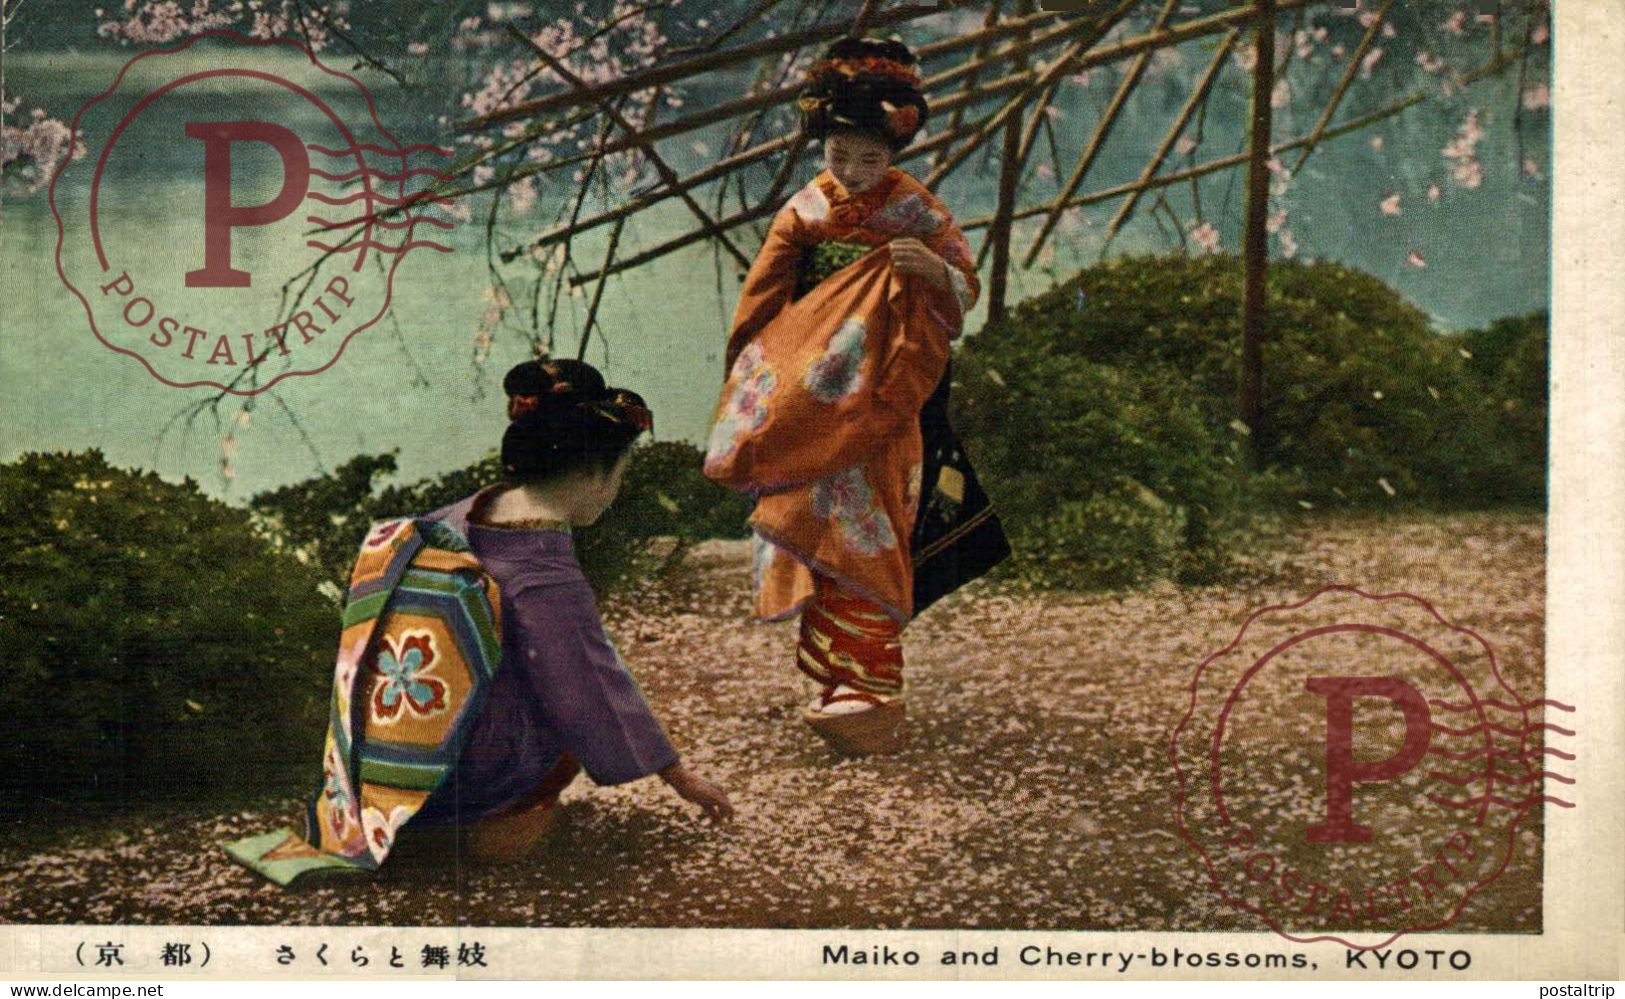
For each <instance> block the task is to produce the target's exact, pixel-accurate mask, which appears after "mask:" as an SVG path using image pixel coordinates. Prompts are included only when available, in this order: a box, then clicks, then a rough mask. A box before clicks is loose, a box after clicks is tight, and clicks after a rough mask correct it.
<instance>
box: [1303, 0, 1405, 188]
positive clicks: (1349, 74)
mask: <svg viewBox="0 0 1625 999" xmlns="http://www.w3.org/2000/svg"><path fill="white" fill-rule="evenodd" d="M1393 5H1394V0H1384V2H1383V5H1382V9H1381V10H1379V11H1377V16H1376V19H1375V20H1373V21H1372V22H1371V26H1370V27H1368V28H1367V29H1366V32H1365V37H1364V38H1361V39H1360V44H1359V45H1357V46H1355V48H1354V53H1353V54H1352V55H1351V56H1349V64H1348V67H1347V68H1345V69H1344V70H1343V79H1341V80H1339V81H1338V83H1337V89H1336V90H1334V91H1332V96H1331V99H1330V100H1328V101H1327V102H1326V107H1325V109H1324V110H1322V111H1321V112H1320V120H1318V121H1316V122H1315V127H1314V129H1313V130H1312V131H1311V132H1310V133H1309V142H1308V144H1306V145H1305V146H1304V147H1303V152H1301V153H1299V154H1298V162H1296V163H1294V164H1292V173H1294V174H1296V173H1297V172H1298V171H1299V170H1300V169H1301V168H1302V167H1303V163H1304V161H1305V160H1307V159H1308V158H1309V154H1310V153H1313V152H1314V151H1315V146H1316V145H1317V144H1318V143H1319V142H1320V136H1321V135H1322V134H1323V133H1324V132H1325V131H1326V126H1327V125H1328V124H1329V123H1330V122H1331V120H1332V116H1333V115H1335V114H1337V108H1338V106H1339V105H1341V104H1342V103H1343V95H1344V94H1346V93H1348V89H1349V85H1350V84H1352V83H1353V82H1354V76H1355V74H1356V73H1358V72H1359V71H1360V64H1361V63H1362V62H1364V61H1365V55H1366V53H1367V52H1369V51H1371V46H1372V44H1374V43H1375V42H1376V40H1377V33H1378V32H1379V31H1380V30H1381V28H1382V21H1383V18H1385V17H1387V16H1388V9H1389V8H1390V7H1392V6H1393Z"/></svg>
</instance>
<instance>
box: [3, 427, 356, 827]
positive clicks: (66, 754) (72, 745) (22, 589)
mask: <svg viewBox="0 0 1625 999" xmlns="http://www.w3.org/2000/svg"><path fill="white" fill-rule="evenodd" d="M0 509H4V510H5V511H6V514H7V515H6V516H5V517H4V518H0V648H3V649H5V650H6V656H7V659H8V661H9V663H10V667H11V668H10V671H9V677H8V681H7V682H6V683H5V684H0V717H4V718H5V719H6V738H5V740H4V741H3V743H0V747H3V748H0V754H3V759H0V764H3V765H0V799H3V800H4V801H5V802H6V808H7V810H19V809H23V808H27V807H29V806H31V805H37V804H39V803H40V802H43V801H54V800H62V799H103V800H107V801H112V802H124V803H135V802H143V801H152V800H186V799H189V798H191V797H193V796H195V795H199V794H213V793H219V792H227V791H245V792H246V791H253V790H256V789H263V788H266V787H276V788H279V789H286V788H290V787H294V786H297V782H298V781H299V780H301V779H305V778H310V777H311V775H312V774H313V773H314V770H315V767H316V760H317V758H318V756H319V754H320V749H321V747H320V739H321V727H322V722H323V719H324V717H325V714H326V704H327V696H328V685H329V683H330V677H331V675H332V663H333V650H334V647H335V642H336V639H337V635H338V626H337V621H338V609H337V607H336V605H335V604H334V603H333V602H332V601H331V600H329V599H328V598H326V597H323V596H322V595H321V594H320V593H318V591H317V587H318V584H319V583H320V582H321V579H322V577H321V575H320V573H318V572H317V571H316V570H315V569H314V568H313V567H311V566H308V565H304V564H301V563H300V562H299V561H298V560H297V559H295V558H294V557H292V556H291V555H289V554H287V553H285V552H280V551H277V550H276V549H275V548H273V547H272V546H271V545H270V544H269V543H268V542H267V541H266V540H264V538H263V537H262V536H261V535H260V534H258V533H257V532H256V531H255V529H254V525H253V524H252V522H251V518H250V515H249V513H248V512H247V511H246V510H240V509H236V508H233V507H230V506H227V505H225V504H223V503H220V502H218V501H216V500H212V499H210V498H208V497H207V496H204V495H203V494H202V493H201V492H200V491H199V490H198V488H197V486H196V484H195V483H193V482H191V481H190V480H188V481H186V482H184V483H182V484H180V485H174V484H171V483H167V482H164V481H162V480H161V479H159V478H158V477H157V476H156V475H154V474H152V473H140V472H128V471H124V470H121V469H116V468H113V467H111V466H109V465H108V464H107V462H106V460H105V459H104V458H103V456H102V455H101V453H100V452H96V451H92V452H89V453H83V454H28V455H24V456H23V457H22V458H20V459H18V460H16V461H13V462H9V463H7V464H5V465H0Z"/></svg>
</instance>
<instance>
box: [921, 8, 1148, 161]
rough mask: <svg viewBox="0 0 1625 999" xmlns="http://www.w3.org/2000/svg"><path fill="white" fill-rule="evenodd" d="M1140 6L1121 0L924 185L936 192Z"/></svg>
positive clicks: (950, 157) (948, 159) (1020, 74)
mask: <svg viewBox="0 0 1625 999" xmlns="http://www.w3.org/2000/svg"><path fill="white" fill-rule="evenodd" d="M1139 3H1140V0H1123V2H1122V3H1120V4H1118V6H1117V9H1116V10H1114V11H1112V13H1111V14H1109V15H1108V16H1106V17H1104V18H1102V19H1101V20H1099V21H1097V22H1096V23H1095V25H1094V28H1093V30H1091V31H1090V32H1088V33H1087V35H1086V36H1085V37H1083V38H1080V39H1078V40H1077V41H1075V42H1073V43H1072V44H1071V45H1069V46H1067V49H1066V51H1065V52H1063V53H1062V54H1061V55H1060V56H1059V57H1058V58H1057V59H1056V60H1055V61H1054V62H1052V63H1050V64H1049V65H1048V66H1046V67H1045V68H1044V71H1043V72H1042V73H1039V74H1038V76H1037V77H1036V78H1034V79H1033V80H1032V81H1031V82H1029V83H1028V84H1027V85H1026V86H1024V87H1022V88H1021V91H1020V93H1018V94H1016V96H1014V97H1012V98H1011V99H1010V100H1009V101H1008V102H1007V103H1006V104H1005V105H1004V106H1003V107H1001V108H1000V109H999V110H998V111H997V112H996V113H995V114H994V115H993V117H992V118H990V119H989V120H988V123H987V124H986V125H984V126H983V127H982V128H981V129H978V130H977V132H976V133H975V134H973V135H972V136H971V138H970V139H968V140H966V142H965V144H964V145H963V146H960V147H959V149H958V150H956V151H955V152H954V153H953V154H951V155H950V156H949V157H948V158H947V159H945V160H943V161H942V163H940V164H938V166H937V168H936V169H934V170H932V171H931V175H930V176H929V177H927V178H926V180H925V186H926V187H928V188H932V189H935V188H936V186H937V185H938V184H940V183H942V181H943V180H944V179H945V178H946V177H947V176H948V175H949V174H951V173H953V172H954V170H955V169H957V168H958V167H959V165H960V164H961V163H963V162H965V160H966V159H967V158H968V157H969V156H970V154H971V153H973V152H975V151H976V149H977V148H979V147H980V146H981V144H982V143H983V142H985V141H987V139H988V137H989V136H991V135H992V134H993V133H994V132H996V131H998V129H999V126H1001V125H1003V124H1004V123H1005V122H1006V121H1008V120H1009V119H1010V117H1011V116H1012V115H1014V114H1016V113H1017V112H1019V111H1021V110H1022V108H1024V107H1025V106H1026V105H1027V103H1028V102H1029V101H1031V100H1032V98H1033V97H1034V96H1035V95H1037V94H1038V93H1040V92H1042V91H1043V90H1044V88H1046V87H1048V86H1049V85H1050V84H1051V83H1052V82H1054V81H1056V80H1059V79H1060V78H1061V76H1062V74H1064V73H1066V72H1067V69H1068V67H1069V66H1070V65H1071V64H1072V62H1073V60H1075V59H1077V58H1078V57H1079V56H1080V55H1082V54H1083V53H1084V52H1087V51H1088V50H1089V48H1090V47H1091V46H1093V45H1094V44H1095V43H1096V42H1098V41H1099V40H1100V39H1101V38H1103V37H1105V35H1106V32H1108V31H1110V30H1111V29H1112V26H1113V25H1114V24H1116V23H1117V22H1118V21H1120V20H1121V19H1122V18H1123V17H1124V16H1125V15H1127V14H1128V12H1129V11H1130V10H1132V9H1133V8H1134V7H1136V6H1138V5H1139ZM1012 75H1014V76H1017V77H1024V76H1025V75H1026V74H1024V73H1016V74H1012Z"/></svg>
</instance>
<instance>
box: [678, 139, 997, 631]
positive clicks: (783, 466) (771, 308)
mask: <svg viewBox="0 0 1625 999" xmlns="http://www.w3.org/2000/svg"><path fill="white" fill-rule="evenodd" d="M896 238H916V239H919V240H921V241H922V242H923V243H925V245H926V246H927V247H928V248H930V249H931V250H932V251H933V252H935V253H937V254H938V255H939V256H941V257H942V258H943V260H944V261H945V262H947V263H948V265H949V272H950V282H949V286H948V287H946V288H943V287H939V286H938V285H936V284H934V283H932V282H931V281H928V280H926V279H924V278H920V277H914V276H908V275H900V274H896V273H894V272H893V270H892V267H891V256H890V254H889V253H885V252H881V253H870V254H868V255H867V256H864V257H862V258H860V259H859V260H857V261H856V262H854V263H851V264H849V265H847V266H845V267H843V268H840V269H839V270H836V271H835V272H834V273H832V274H830V275H829V276H827V277H825V278H824V279H823V280H822V281H820V282H819V283H817V284H816V285H815V286H813V287H812V288H811V289H804V293H803V294H801V295H800V296H799V297H797V296H796V294H795V292H796V280H797V275H798V273H799V272H800V268H801V265H802V261H803V259H804V256H805V255H806V254H807V253H808V252H809V251H810V250H811V248H813V247H815V246H817V245H818V244H820V243H825V242H844V243H852V244H857V245H860V246H868V247H883V246H885V244H887V243H888V242H890V241H891V240H893V239H896ZM979 288H980V285H979V282H978V279H977V275H976V266H975V263H974V261H973V260H972V257H971V254H970V249H969V244H968V243H967V242H966V241H965V238H964V236H963V234H962V233H961V232H960V230H959V228H958V227H957V226H956V225H955V224H954V222H953V217H952V215H951V214H950V213H949V211H948V209H947V208H946V207H945V206H943V204H942V203H941V201H939V200H938V199H937V198H936V196H935V195H934V194H932V193H931V192H930V191H929V190H927V189H926V188H925V187H924V185H922V184H920V183H919V181H917V180H915V179H914V178H913V177H910V176H909V175H908V174H906V173H904V172H903V171H901V170H898V169H896V168H895V167H894V168H892V169H890V170H888V171H887V174H886V175H885V176H884V177H883V178H882V179H881V180H880V181H878V182H877V183H876V184H875V185H873V186H872V187H871V188H869V189H867V190H865V191H863V192H861V193H859V194H857V195H852V194H850V193H848V192H847V191H845V190H844V189H843V188H842V187H841V186H840V184H839V183H837V182H836V181H835V179H834V178H833V177H832V176H831V175H830V174H829V172H828V171H825V172H823V173H821V174H819V175H818V176H817V177H816V178H814V179H813V181H812V182H811V183H810V184H808V185H807V186H806V187H805V188H803V189H802V190H801V191H799V192H797V193H796V194H795V195H794V196H793V197H791V198H790V199H789V201H788V202H787V203H786V204H785V206H784V207H783V208H782V209H781V210H780V211H779V213H778V214H777V215H776V216H775V217H774V221H773V225H772V226H771V227H770V229H769V231H768V235H767V239H766V242H765V243H764V244H763V246H762V249H761V252H760V253H759V254H758V255H757V258H756V260H755V262H754V263H753V265H752V267H751V270H750V274H749V275H747V277H746V279H745V285H744V287H743V289H742V290H741V294H740V300H739V305H738V307H737V309H736V310H735V312H734V322H733V329H732V332H731V333H730V335H729V339H728V345H727V349H726V351H725V361H726V364H727V366H728V368H729V375H728V378H727V383H726V384H725V385H724V387H723V391H722V396H721V399H720V400H719V405H718V408H717V415H716V422H715V424H714V425H713V428H712V433H711V437H710V440H709V443H708V446H707V455H706V464H705V471H706V474H707V475H708V476H710V477H711V478H712V479H714V480H716V481H718V482H721V483H723V484H725V485H727V486H729V487H731V488H734V489H738V490H740V491H742V492H746V493H748V494H750V495H752V496H754V497H755V498H756V509H755V511H754V512H753V513H752V515H751V519H750V524H751V528H752V530H753V531H754V532H755V534H756V536H757V537H758V538H759V539H761V541H762V542H763V545H762V547H760V548H758V550H757V552H756V557H755V558H754V560H753V561H754V570H755V571H754V573H753V574H754V575H755V576H756V581H757V601H756V613H757V615H758V616H760V617H763V618H768V619H781V618H784V617H788V616H791V615H793V614H795V613H796V612H797V611H798V610H799V609H800V608H801V606H802V605H803V604H805V603H806V602H807V600H809V599H810V598H811V597H812V596H813V594H814V592H815V589H816V587H815V582H816V581H815V578H814V574H815V573H816V574H817V575H818V576H822V577H824V578H826V579H828V580H831V581H833V582H835V583H836V584H838V585H839V586H841V587H842V588H843V589H845V590H847V591H849V592H851V593H853V594H858V595H861V596H862V597H863V598H864V599H866V600H869V601H871V602H873V603H875V604H877V605H879V606H880V607H881V608H883V609H884V610H885V612H886V613H887V614H888V615H889V616H891V617H892V618H894V619H896V620H899V621H905V620H907V619H908V618H909V617H910V616H911V614H912V602H913V575H912V573H913V568H912V565H911V561H910V553H909V552H908V550H907V549H908V544H907V539H908V536H909V532H910V530H911V529H912V527H913V520H914V516H915V512H914V511H915V506H916V505H917V501H918V493H919V486H918V485H917V484H914V482H913V481H912V480H913V479H914V477H915V476H916V475H918V472H917V467H918V466H919V465H920V463H921V461H922V452H923V447H922V443H921V438H920V429H919V418H920V417H919V414H920V408H921V406H922V405H923V404H924V402H925V400H926V399H927V398H928V397H929V396H930V394H931V392H932V390H934V389H935V388H936V386H937V383H938V382H939V381H940V380H941V378H942V375H943V372H944V370H945V368H946V365H947V359H948V351H949V346H950V344H951V342H952V341H953V340H954V339H955V338H957V337H958V336H959V334H960V332H961V327H962V325H963V321H964V314H965V312H966V311H967V310H968V309H970V308H971V307H972V306H973V305H974V304H975V301H976V296H977V292H978V290H979ZM763 370H767V371H769V372H770V373H781V374H773V375H772V376H771V380H770V381H766V380H764V379H763V378H762V376H761V372H762V371H763ZM792 372H794V373H795V374H793V375H792V374H791V373H792Z"/></svg>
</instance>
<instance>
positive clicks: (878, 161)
mask: <svg viewBox="0 0 1625 999" xmlns="http://www.w3.org/2000/svg"><path fill="white" fill-rule="evenodd" d="M891 161H892V150H891V147H890V146H888V145H886V144H885V143H884V142H881V141H880V140H879V139H874V138H870V137H869V136H867V135H856V134H853V133H851V132H837V133H835V134H834V135H831V136H829V137H828V138H827V139H825V140H824V168H825V169H826V170H828V171H829V172H830V174H831V175H832V176H833V177H834V178H835V180H836V182H837V183H839V184H840V185H841V186H842V187H844V188H846V192H847V193H848V194H862V193H863V192H864V191H867V190H868V189H869V188H871V187H873V186H875V184H876V183H877V182H878V181H879V180H880V178H882V177H884V176H885V175H886V169H887V168H888V167H890V166H891Z"/></svg>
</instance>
